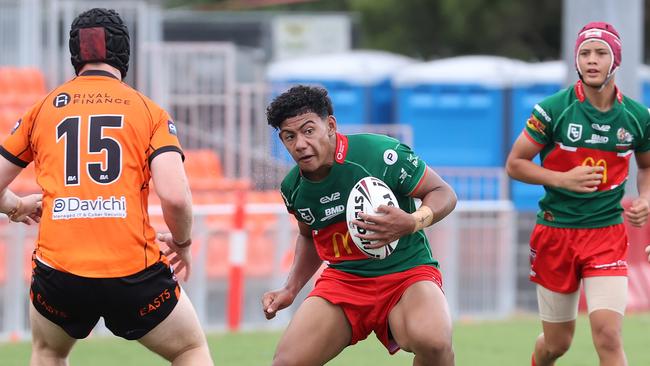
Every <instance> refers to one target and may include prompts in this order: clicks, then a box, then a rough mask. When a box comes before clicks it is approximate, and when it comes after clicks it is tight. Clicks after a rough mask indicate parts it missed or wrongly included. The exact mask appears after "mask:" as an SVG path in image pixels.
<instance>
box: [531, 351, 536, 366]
mask: <svg viewBox="0 0 650 366" xmlns="http://www.w3.org/2000/svg"><path fill="white" fill-rule="evenodd" d="M531 366H536V365H535V352H533V357H532V361H531Z"/></svg>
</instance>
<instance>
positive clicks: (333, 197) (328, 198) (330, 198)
mask: <svg viewBox="0 0 650 366" xmlns="http://www.w3.org/2000/svg"><path fill="white" fill-rule="evenodd" d="M340 198H341V192H334V193H332V194H330V195H329V196H323V197H321V198H320V200H318V202H320V203H321V204H323V205H324V204H327V203H330V202H334V201H336V200H338V199H340Z"/></svg>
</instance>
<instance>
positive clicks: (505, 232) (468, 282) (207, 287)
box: [0, 201, 515, 340]
mask: <svg viewBox="0 0 650 366" xmlns="http://www.w3.org/2000/svg"><path fill="white" fill-rule="evenodd" d="M245 208H246V218H247V219H246V224H245V232H246V235H247V237H248V240H247V253H246V255H245V257H246V263H245V265H244V269H243V272H244V275H245V281H244V289H243V298H242V299H241V306H242V308H241V310H242V318H241V328H242V329H261V328H281V327H284V326H286V324H287V323H288V321H289V319H290V317H291V315H292V314H293V312H294V311H295V310H296V309H297V306H298V305H299V304H300V303H301V302H302V299H304V296H305V295H306V293H307V291H308V290H309V288H310V287H311V285H308V286H306V288H305V289H303V291H302V292H301V294H300V295H299V297H298V298H297V299H296V302H295V303H294V305H293V306H292V307H291V308H289V309H287V310H285V311H282V312H280V313H279V315H278V317H277V318H276V319H274V320H272V321H267V320H265V318H264V315H263V313H262V311H261V310H260V298H261V296H262V294H263V293H264V292H265V291H268V290H270V289H273V288H277V287H279V286H281V285H282V283H283V282H284V280H285V277H286V275H287V271H288V269H289V267H290V264H291V261H292V258H293V245H294V239H295V235H296V231H295V227H296V226H295V223H294V221H293V218H292V217H291V216H289V215H288V214H287V213H286V209H285V208H284V206H283V205H281V204H280V205H278V204H247V205H246V206H245ZM234 209H235V207H234V206H233V205H206V206H195V208H194V214H195V226H194V232H193V238H194V245H193V250H194V251H195V252H194V263H193V264H194V268H193V274H192V277H191V279H190V281H189V282H187V283H185V284H183V287H184V288H185V289H186V291H187V293H188V294H189V296H190V298H191V299H192V302H193V303H194V306H195V308H196V310H197V313H198V315H199V318H200V321H201V324H202V325H203V326H204V328H205V329H206V330H222V329H226V328H227V311H228V305H227V304H228V300H227V293H228V283H229V277H228V273H229V272H228V268H229V266H230V264H229V263H230V262H229V247H230V235H231V234H232V232H233V231H232V229H231V216H232V214H233V212H234ZM151 213H152V215H151V217H152V222H153V223H154V225H155V226H157V228H158V229H159V230H164V224H163V221H162V219H161V216H160V210H159V209H158V208H153V209H152V210H151ZM1 220H2V221H3V222H6V219H1ZM512 220H514V214H513V210H512V206H511V204H510V203H509V202H496V201H495V202H482V203H475V202H460V203H459V205H458V207H457V209H456V210H455V211H454V212H453V213H452V214H451V215H450V216H449V217H447V218H446V219H445V220H443V221H441V222H440V223H437V224H436V225H434V226H433V227H431V228H430V229H428V230H427V235H428V236H429V238H430V240H431V246H432V250H433V253H434V256H435V257H437V258H438V259H439V260H440V263H441V269H442V272H443V277H444V287H445V291H446V294H447V299H448V301H449V304H450V308H451V310H452V314H453V316H454V317H455V318H464V317H481V318H496V317H503V316H507V315H509V314H511V313H512V311H513V309H514V308H515V273H514V272H515V263H514V253H515V241H514V237H513V225H512V222H513V221H512ZM35 238H36V228H35V227H28V226H25V225H18V224H6V223H5V224H3V225H2V226H0V258H1V259H0V340H2V339H5V340H6V339H8V338H9V337H14V338H22V337H27V336H28V335H29V328H28V327H29V325H28V321H27V314H28V311H27V305H28V298H29V296H28V292H29V291H28V285H29V276H30V270H31V264H30V253H31V251H32V248H33V243H34V242H35ZM103 332H106V330H105V329H104V328H103V326H102V325H99V326H98V328H97V330H96V333H103Z"/></svg>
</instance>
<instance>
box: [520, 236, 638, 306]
mask: <svg viewBox="0 0 650 366" xmlns="http://www.w3.org/2000/svg"><path fill="white" fill-rule="evenodd" d="M628 245H629V244H628V240H627V232H626V230H625V226H624V225H623V224H617V225H612V226H606V227H601V228H595V229H573V228H571V229H569V228H557V227H550V226H545V225H539V224H537V225H535V229H534V230H533V233H532V235H531V238H530V280H531V281H533V282H535V283H538V284H540V285H542V286H544V287H546V288H547V289H549V290H551V291H555V292H561V293H572V292H575V291H576V290H578V287H579V286H580V279H582V278H585V277H595V276H627V262H626V261H625V258H626V257H627V247H628Z"/></svg>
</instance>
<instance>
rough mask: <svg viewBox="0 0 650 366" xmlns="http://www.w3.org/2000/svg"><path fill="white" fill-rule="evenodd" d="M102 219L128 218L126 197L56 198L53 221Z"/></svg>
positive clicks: (53, 207)
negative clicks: (92, 198)
mask: <svg viewBox="0 0 650 366" xmlns="http://www.w3.org/2000/svg"><path fill="white" fill-rule="evenodd" d="M100 217H121V218H125V217H126V197H124V196H122V197H119V198H115V196H111V197H109V198H107V199H104V198H103V197H102V196H99V197H97V198H96V199H94V200H82V199H80V198H78V197H63V198H55V199H54V204H53V206H52V220H69V219H94V218H100Z"/></svg>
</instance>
